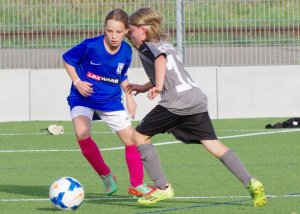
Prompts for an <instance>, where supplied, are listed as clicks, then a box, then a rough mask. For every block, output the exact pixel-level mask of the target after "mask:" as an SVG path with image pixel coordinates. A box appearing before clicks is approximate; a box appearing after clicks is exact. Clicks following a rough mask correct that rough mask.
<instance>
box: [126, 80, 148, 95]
mask: <svg viewBox="0 0 300 214" xmlns="http://www.w3.org/2000/svg"><path fill="white" fill-rule="evenodd" d="M152 87H153V85H152V84H151V82H147V83H145V84H143V85H139V84H133V83H129V84H128V85H127V87H126V90H128V92H129V93H130V94H132V93H133V94H134V95H135V96H136V95H138V94H139V93H145V92H147V91H148V90H149V89H150V88H152Z"/></svg>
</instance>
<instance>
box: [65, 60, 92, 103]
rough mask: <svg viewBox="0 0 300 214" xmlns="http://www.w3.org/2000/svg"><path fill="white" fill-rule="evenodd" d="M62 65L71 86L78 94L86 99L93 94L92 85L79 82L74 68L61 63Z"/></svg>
mask: <svg viewBox="0 0 300 214" xmlns="http://www.w3.org/2000/svg"><path fill="white" fill-rule="evenodd" d="M63 64H64V66H65V68H66V71H67V73H68V74H69V76H70V78H71V80H72V82H73V85H74V86H75V87H76V88H77V90H78V91H79V93H80V94H81V95H82V96H84V97H88V96H90V95H91V94H92V93H93V88H92V85H93V84H92V83H89V82H84V81H81V79H80V78H79V77H78V74H77V72H76V69H75V68H74V66H72V65H70V64H68V63H67V62H65V61H63Z"/></svg>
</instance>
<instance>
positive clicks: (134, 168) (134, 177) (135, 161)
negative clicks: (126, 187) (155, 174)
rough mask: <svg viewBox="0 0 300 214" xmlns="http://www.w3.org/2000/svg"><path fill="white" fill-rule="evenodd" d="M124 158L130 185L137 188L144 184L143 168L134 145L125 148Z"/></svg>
mask: <svg viewBox="0 0 300 214" xmlns="http://www.w3.org/2000/svg"><path fill="white" fill-rule="evenodd" d="M125 157H126V163H127V167H128V171H129V177H130V184H131V186H133V187H137V186H138V185H141V184H143V183H144V168H143V163H142V160H141V155H140V153H139V151H138V149H137V147H136V146H135V145H131V146H125Z"/></svg>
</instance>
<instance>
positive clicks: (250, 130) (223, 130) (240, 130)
mask: <svg viewBox="0 0 300 214" xmlns="http://www.w3.org/2000/svg"><path fill="white" fill-rule="evenodd" d="M286 130H296V129H288V128H287V129H285V131H286ZM264 131H266V129H232V130H229V129H220V130H216V132H264ZM92 134H115V132H113V131H99V132H97V131H94V132H92ZM31 135H50V134H49V133H47V132H36V133H0V136H31ZM64 135H74V132H64Z"/></svg>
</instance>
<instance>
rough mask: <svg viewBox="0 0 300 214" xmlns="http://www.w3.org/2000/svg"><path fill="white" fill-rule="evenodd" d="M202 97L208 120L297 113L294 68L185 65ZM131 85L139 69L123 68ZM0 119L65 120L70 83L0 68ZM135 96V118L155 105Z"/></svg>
mask: <svg viewBox="0 0 300 214" xmlns="http://www.w3.org/2000/svg"><path fill="white" fill-rule="evenodd" d="M187 70H188V71H189V73H190V74H191V75H192V77H193V79H194V81H195V82H196V83H197V84H198V85H199V86H200V87H201V89H202V91H203V92H204V93H205V94H206V95H207V96H208V102H209V105H208V106H209V112H210V115H211V117H212V118H215V119H216V118H254V117H296V116H297V117H299V116H300V93H299V82H300V81H299V80H300V66H251V67H200V68H196V67H191V68H187ZM128 75H129V80H130V82H132V83H144V82H146V81H148V80H147V77H146V75H145V73H144V71H143V69H142V68H132V69H130V70H129V74H128ZM0 77H1V78H0V91H1V92H2V96H1V100H0V122H4V121H30V120H53V121H57V120H70V115H69V106H68V104H67V101H66V97H67V96H68V93H69V88H70V84H71V81H70V79H69V77H68V75H67V73H66V71H65V70H64V69H56V70H0ZM158 100H159V98H158V99H156V100H154V101H149V100H148V99H147V97H146V94H139V95H138V96H136V101H137V103H138V111H137V115H136V119H137V120H140V119H142V117H143V116H144V115H145V114H146V113H147V112H148V111H150V110H151V109H152V108H153V107H154V106H155V105H156V104H157V103H158Z"/></svg>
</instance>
